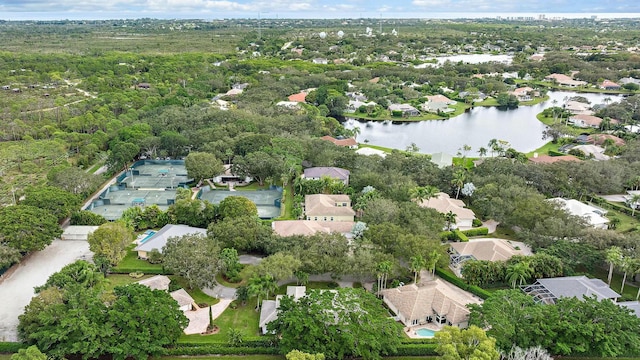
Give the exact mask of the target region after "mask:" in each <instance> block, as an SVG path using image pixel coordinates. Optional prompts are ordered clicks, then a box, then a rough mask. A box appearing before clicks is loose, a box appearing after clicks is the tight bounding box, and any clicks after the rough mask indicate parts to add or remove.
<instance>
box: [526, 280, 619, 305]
mask: <svg viewBox="0 0 640 360" xmlns="http://www.w3.org/2000/svg"><path fill="white" fill-rule="evenodd" d="M538 283H539V284H541V285H543V286H544V287H545V288H546V289H547V290H548V291H549V292H551V293H552V294H553V295H554V297H555V298H560V297H577V298H578V299H582V297H583V296H593V295H595V296H596V297H597V298H598V300H602V299H615V298H619V297H620V294H618V293H616V292H615V291H613V290H611V288H609V286H608V285H607V284H606V283H605V282H604V281H602V280H600V279H589V278H588V277H586V276H565V277H559V278H549V279H538Z"/></svg>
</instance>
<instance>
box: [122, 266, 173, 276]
mask: <svg viewBox="0 0 640 360" xmlns="http://www.w3.org/2000/svg"><path fill="white" fill-rule="evenodd" d="M135 272H141V273H144V274H149V275H171V273H170V272H168V271H166V270H163V269H144V268H139V267H119V266H118V267H114V268H113V269H111V273H112V274H130V273H135Z"/></svg>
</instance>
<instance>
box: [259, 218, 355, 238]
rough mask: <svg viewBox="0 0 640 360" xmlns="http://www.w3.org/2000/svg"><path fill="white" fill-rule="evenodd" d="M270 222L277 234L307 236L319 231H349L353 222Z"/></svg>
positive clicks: (343, 232) (344, 232)
mask: <svg viewBox="0 0 640 360" xmlns="http://www.w3.org/2000/svg"><path fill="white" fill-rule="evenodd" d="M271 224H272V228H273V231H274V232H275V233H276V234H278V235H279V236H292V235H305V236H308V235H313V234H315V233H319V232H322V233H327V234H328V233H332V232H337V233H340V234H346V233H350V232H351V230H352V229H353V225H354V224H355V223H354V222H353V221H313V220H282V221H274V222H273V223H271Z"/></svg>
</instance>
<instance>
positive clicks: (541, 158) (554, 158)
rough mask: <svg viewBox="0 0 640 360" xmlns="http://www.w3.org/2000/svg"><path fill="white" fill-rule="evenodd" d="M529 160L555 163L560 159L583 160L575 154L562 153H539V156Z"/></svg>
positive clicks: (539, 162) (538, 162) (537, 162)
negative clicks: (560, 154) (559, 154)
mask: <svg viewBox="0 0 640 360" xmlns="http://www.w3.org/2000/svg"><path fill="white" fill-rule="evenodd" d="M529 161H531V162H532V163H535V164H553V163H556V162H559V161H577V162H580V161H582V160H580V159H578V158H577V157H575V156H573V155H562V156H549V155H538V157H532V158H529Z"/></svg>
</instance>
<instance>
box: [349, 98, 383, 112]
mask: <svg viewBox="0 0 640 360" xmlns="http://www.w3.org/2000/svg"><path fill="white" fill-rule="evenodd" d="M376 105H378V104H377V103H375V102H374V101H369V102H363V101H360V100H349V103H348V104H347V108H346V109H345V110H344V111H345V112H347V113H355V112H356V111H358V109H359V108H360V107H361V106H364V107H369V106H376Z"/></svg>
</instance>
